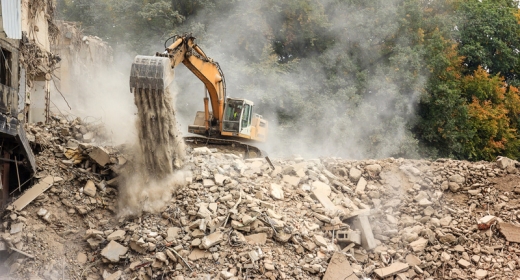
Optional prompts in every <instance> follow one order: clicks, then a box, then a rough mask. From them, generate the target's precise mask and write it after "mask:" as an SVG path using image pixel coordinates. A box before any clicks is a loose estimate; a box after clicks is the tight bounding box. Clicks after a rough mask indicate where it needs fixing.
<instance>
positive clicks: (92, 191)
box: [83, 180, 97, 197]
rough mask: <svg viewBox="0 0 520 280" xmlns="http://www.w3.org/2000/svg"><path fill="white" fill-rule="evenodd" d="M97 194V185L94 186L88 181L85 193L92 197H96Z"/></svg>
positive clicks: (84, 189)
mask: <svg viewBox="0 0 520 280" xmlns="http://www.w3.org/2000/svg"><path fill="white" fill-rule="evenodd" d="M96 192H97V189H96V185H94V182H92V181H90V180H89V181H87V184H86V185H85V187H84V188H83V193H84V194H86V195H88V196H90V197H95V196H96Z"/></svg>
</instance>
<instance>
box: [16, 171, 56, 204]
mask: <svg viewBox="0 0 520 280" xmlns="http://www.w3.org/2000/svg"><path fill="white" fill-rule="evenodd" d="M60 179H61V178H59V177H56V178H55V177H52V176H47V177H45V178H43V179H42V180H41V181H40V182H39V183H38V184H36V185H34V186H32V187H31V188H30V189H29V190H27V191H26V192H25V193H24V194H23V195H22V196H21V197H20V198H18V199H17V200H16V201H15V202H13V204H12V206H13V207H14V209H16V210H18V211H21V210H23V209H24V208H25V206H27V205H28V204H29V203H31V202H32V201H33V200H34V199H35V198H37V197H38V196H39V195H40V194H42V193H43V192H44V191H46V190H47V189H49V188H50V187H51V186H52V184H53V183H54V181H59V180H60Z"/></svg>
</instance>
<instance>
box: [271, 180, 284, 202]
mask: <svg viewBox="0 0 520 280" xmlns="http://www.w3.org/2000/svg"><path fill="white" fill-rule="evenodd" d="M271 197H272V198H274V199H277V200H282V199H284V195H283V188H282V186H280V185H278V184H275V183H271Z"/></svg>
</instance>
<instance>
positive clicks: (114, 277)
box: [104, 270, 123, 280]
mask: <svg viewBox="0 0 520 280" xmlns="http://www.w3.org/2000/svg"><path fill="white" fill-rule="evenodd" d="M121 275H123V272H122V271H121V270H118V271H116V272H114V273H112V274H110V275H108V276H107V278H105V279H104V280H119V279H121Z"/></svg>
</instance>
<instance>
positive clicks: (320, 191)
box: [312, 184, 338, 211]
mask: <svg viewBox="0 0 520 280" xmlns="http://www.w3.org/2000/svg"><path fill="white" fill-rule="evenodd" d="M313 185H314V184H313ZM327 193H329V194H330V187H329V189H328V190H327V189H326V188H322V187H320V188H315V189H313V190H312V194H313V195H314V197H315V198H316V199H317V200H318V201H319V202H320V203H321V205H323V207H325V209H327V210H328V211H335V210H337V209H338V208H337V207H336V205H335V204H334V203H333V202H332V201H331V200H330V199H329V197H328V194H327Z"/></svg>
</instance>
